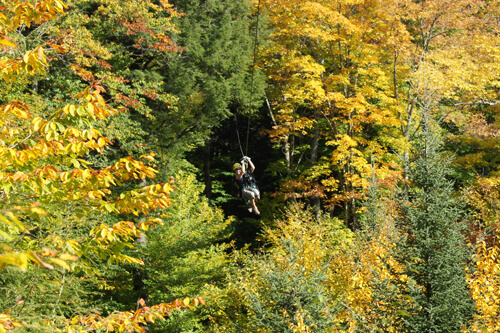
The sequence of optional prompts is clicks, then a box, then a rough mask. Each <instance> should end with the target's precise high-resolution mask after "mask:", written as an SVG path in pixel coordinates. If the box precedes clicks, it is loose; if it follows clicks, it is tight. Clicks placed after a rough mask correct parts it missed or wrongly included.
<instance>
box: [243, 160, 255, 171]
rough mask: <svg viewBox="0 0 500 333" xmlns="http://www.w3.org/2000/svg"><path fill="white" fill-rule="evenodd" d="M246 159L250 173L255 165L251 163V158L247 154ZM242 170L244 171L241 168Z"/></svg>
mask: <svg viewBox="0 0 500 333" xmlns="http://www.w3.org/2000/svg"><path fill="white" fill-rule="evenodd" d="M247 161H248V165H249V166H250V173H253V172H254V171H255V165H253V162H252V159H251V158H250V157H248V156H247ZM243 171H245V170H243Z"/></svg>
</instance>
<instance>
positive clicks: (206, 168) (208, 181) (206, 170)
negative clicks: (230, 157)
mask: <svg viewBox="0 0 500 333" xmlns="http://www.w3.org/2000/svg"><path fill="white" fill-rule="evenodd" d="M211 161H212V140H211V139H208V140H207V141H205V150H204V152H203V174H204V177H205V196H206V197H207V198H208V200H210V199H212V178H211V177H210V172H211V169H210V168H211V165H210V163H211Z"/></svg>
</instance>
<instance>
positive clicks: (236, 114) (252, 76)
mask: <svg viewBox="0 0 500 333" xmlns="http://www.w3.org/2000/svg"><path fill="white" fill-rule="evenodd" d="M260 1H261V0H259V2H258V4H257V18H256V21H255V36H254V45H253V63H252V75H251V79H250V109H252V107H253V95H254V74H255V63H256V59H257V42H258V36H259V17H260ZM234 117H235V119H236V134H237V137H238V145H239V146H240V151H241V155H242V156H243V157H244V156H247V155H248V141H249V137H250V117H248V123H247V138H246V143H245V153H243V147H242V146H241V141H240V131H239V127H238V110H236V113H235V115H234Z"/></svg>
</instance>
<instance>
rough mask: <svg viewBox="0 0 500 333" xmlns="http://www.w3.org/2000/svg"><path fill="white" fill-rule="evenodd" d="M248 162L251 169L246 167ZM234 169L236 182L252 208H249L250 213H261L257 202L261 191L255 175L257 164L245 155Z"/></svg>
mask: <svg viewBox="0 0 500 333" xmlns="http://www.w3.org/2000/svg"><path fill="white" fill-rule="evenodd" d="M247 164H248V167H249V169H248V170H247V169H246V166H247ZM233 171H234V173H235V177H236V183H237V184H238V187H239V188H240V190H241V196H242V197H243V199H244V200H245V201H246V203H247V204H248V205H250V208H249V209H248V210H249V211H250V213H252V212H253V213H255V214H256V215H260V212H259V210H258V208H257V205H256V202H257V201H258V200H259V199H260V191H259V188H258V187H257V181H256V180H255V177H254V175H253V172H254V171H255V165H254V164H253V162H252V159H251V158H250V157H248V156H244V157H243V160H242V161H241V163H235V164H234V165H233Z"/></svg>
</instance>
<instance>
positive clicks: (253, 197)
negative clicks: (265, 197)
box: [243, 187, 260, 215]
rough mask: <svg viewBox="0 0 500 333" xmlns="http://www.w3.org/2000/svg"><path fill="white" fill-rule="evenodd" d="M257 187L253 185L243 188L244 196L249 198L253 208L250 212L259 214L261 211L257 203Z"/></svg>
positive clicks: (246, 198)
mask: <svg viewBox="0 0 500 333" xmlns="http://www.w3.org/2000/svg"><path fill="white" fill-rule="evenodd" d="M254 190H255V189H254V188H252V187H247V188H245V189H244V190H243V198H244V199H245V200H248V201H249V202H250V206H251V210H250V209H249V210H250V212H252V211H253V212H254V213H255V214H257V215H259V214H260V212H259V210H258V209H257V206H256V205H255V201H256V200H257V198H258V196H257V195H256V193H255V191H254Z"/></svg>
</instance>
